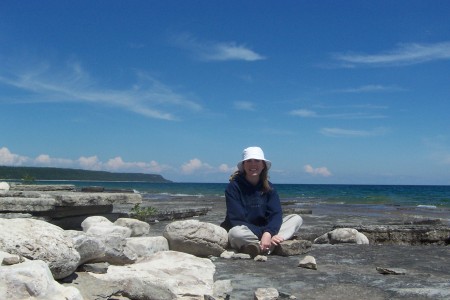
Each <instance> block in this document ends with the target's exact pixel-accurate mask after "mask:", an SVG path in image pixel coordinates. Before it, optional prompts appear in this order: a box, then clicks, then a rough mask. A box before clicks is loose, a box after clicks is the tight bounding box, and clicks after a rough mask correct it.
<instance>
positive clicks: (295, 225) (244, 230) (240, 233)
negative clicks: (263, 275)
mask: <svg viewBox="0 0 450 300" xmlns="http://www.w3.org/2000/svg"><path fill="white" fill-rule="evenodd" d="M302 224H303V219H302V217H300V216H299V215H287V216H285V217H284V218H283V223H282V224H281V228H280V231H279V232H278V235H279V236H281V237H283V239H284V240H288V239H290V238H291V237H292V236H293V235H294V233H296V232H297V231H298V230H299V229H300V227H301V226H302ZM228 241H229V243H230V246H231V247H232V248H233V249H236V250H239V249H241V247H242V246H245V245H247V244H250V243H259V239H258V237H257V236H256V235H255V234H254V233H253V232H252V231H251V230H250V229H249V228H248V227H247V226H245V225H239V226H234V227H233V228H231V229H230V230H229V231H228ZM271 250H273V249H271Z"/></svg>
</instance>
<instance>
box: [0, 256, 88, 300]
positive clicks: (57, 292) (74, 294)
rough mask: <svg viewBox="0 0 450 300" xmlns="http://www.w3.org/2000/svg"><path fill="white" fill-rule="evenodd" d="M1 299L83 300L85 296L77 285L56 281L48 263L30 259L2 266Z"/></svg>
mask: <svg viewBox="0 0 450 300" xmlns="http://www.w3.org/2000/svg"><path fill="white" fill-rule="evenodd" d="M0 299H8V300H16V299H17V300H23V299H30V300H31V299H46V300H60V299H66V300H83V297H82V296H81V293H80V291H79V290H78V289H76V288H75V287H64V286H62V285H61V284H59V283H58V282H56V281H55V280H54V279H53V276H52V273H51V272H50V269H49V268H48V265H47V263H45V262H44V261H42V260H30V261H25V262H23V263H19V264H14V265H11V266H0Z"/></svg>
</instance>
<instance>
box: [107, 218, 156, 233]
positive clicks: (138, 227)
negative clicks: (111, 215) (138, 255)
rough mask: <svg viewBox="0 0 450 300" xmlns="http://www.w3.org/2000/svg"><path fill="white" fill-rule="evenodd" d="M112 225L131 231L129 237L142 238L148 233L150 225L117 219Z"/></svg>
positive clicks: (133, 220) (126, 219) (138, 221)
mask: <svg viewBox="0 0 450 300" xmlns="http://www.w3.org/2000/svg"><path fill="white" fill-rule="evenodd" d="M114 225H118V226H123V227H127V228H129V229H130V230H131V236H133V237H134V236H143V235H147V234H148V233H149V232H150V224H148V223H147V222H143V221H140V220H137V219H132V218H119V219H117V220H116V221H115V222H114Z"/></svg>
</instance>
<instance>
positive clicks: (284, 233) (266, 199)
mask: <svg viewBox="0 0 450 300" xmlns="http://www.w3.org/2000/svg"><path fill="white" fill-rule="evenodd" d="M271 165H272V163H271V162H270V161H269V160H267V159H265V158H264V152H263V151H262V149H261V148H259V147H249V148H246V149H244V151H243V153H242V160H241V161H240V162H239V163H238V164H237V167H238V171H236V172H235V173H234V174H232V175H231V177H230V182H229V184H228V186H227V188H226V190H225V198H226V205H227V213H226V217H225V221H223V222H222V224H221V226H222V227H223V228H225V229H226V230H227V231H228V241H229V243H230V245H231V247H232V248H233V249H235V250H237V251H239V252H243V253H247V254H249V255H250V256H251V257H255V256H257V255H259V254H270V253H271V252H272V251H273V250H274V248H275V247H276V246H278V245H279V244H280V243H281V242H283V241H285V240H288V239H290V238H292V236H293V235H294V233H295V232H297V231H298V230H299V229H300V227H301V226H302V223H303V220H302V218H301V217H300V216H299V215H288V216H286V217H284V218H283V212H282V209H281V203H280V198H279V196H278V193H277V191H276V190H275V189H274V187H273V186H272V183H271V182H270V181H269V180H268V171H269V169H270V167H271Z"/></svg>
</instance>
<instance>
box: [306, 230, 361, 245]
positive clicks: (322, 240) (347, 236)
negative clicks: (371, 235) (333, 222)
mask: <svg viewBox="0 0 450 300" xmlns="http://www.w3.org/2000/svg"><path fill="white" fill-rule="evenodd" d="M314 243H315V244H340V243H349V244H369V240H368V239H367V237H366V236H365V235H364V234H362V233H360V232H358V230H356V229H353V228H337V229H334V230H332V231H330V232H328V233H326V234H324V235H322V236H320V237H318V238H316V239H315V240H314Z"/></svg>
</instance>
